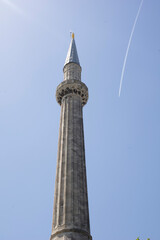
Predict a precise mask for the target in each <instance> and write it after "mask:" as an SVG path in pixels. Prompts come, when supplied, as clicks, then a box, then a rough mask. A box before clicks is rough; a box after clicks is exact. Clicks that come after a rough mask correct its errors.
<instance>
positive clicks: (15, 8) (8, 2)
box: [1, 0, 25, 16]
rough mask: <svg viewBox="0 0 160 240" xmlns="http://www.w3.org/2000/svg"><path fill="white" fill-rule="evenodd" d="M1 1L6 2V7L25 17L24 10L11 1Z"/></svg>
mask: <svg viewBox="0 0 160 240" xmlns="http://www.w3.org/2000/svg"><path fill="white" fill-rule="evenodd" d="M1 1H2V2H4V3H5V4H6V5H8V6H9V7H10V8H12V9H13V10H14V11H15V12H17V13H19V14H20V15H23V16H24V15H25V14H24V12H23V11H22V9H20V8H19V7H18V6H16V5H15V4H14V3H13V2H11V1H10V0H1Z"/></svg>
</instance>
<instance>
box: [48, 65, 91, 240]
mask: <svg viewBox="0 0 160 240" xmlns="http://www.w3.org/2000/svg"><path fill="white" fill-rule="evenodd" d="M80 72H81V67H80V66H79V65H77V64H75V63H69V64H67V65H66V66H65V67H64V81H63V82H62V83H61V84H60V85H59V86H58V87H57V91H56V98H57V102H58V103H59V104H60V105H61V118H60V129H59V143H58V158H57V170H56V183H55V194H54V209H53V224H52V234H51V238H50V240H89V239H91V235H90V225H89V210H88V193H87V179H86V164H85V148H84V132H83V109H82V108H83V106H84V105H85V104H86V102H87V100H88V88H87V87H86V85H85V84H84V83H82V82H81V81H80V78H81V74H80Z"/></svg>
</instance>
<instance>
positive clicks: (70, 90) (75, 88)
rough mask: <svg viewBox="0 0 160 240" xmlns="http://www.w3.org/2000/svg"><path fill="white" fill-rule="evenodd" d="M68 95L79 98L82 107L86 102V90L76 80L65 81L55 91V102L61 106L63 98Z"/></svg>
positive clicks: (81, 83) (84, 86) (83, 85)
mask: <svg viewBox="0 0 160 240" xmlns="http://www.w3.org/2000/svg"><path fill="white" fill-rule="evenodd" d="M68 95H73V96H74V95H78V96H80V98H81V102H82V106H84V105H85V104H86V103H87V101H88V88H87V86H86V85H85V84H84V83H83V82H81V81H78V80H65V81H63V82H61V83H60V84H59V85H58V87H57V89H56V100H57V102H58V103H59V104H60V105H61V103H62V100H63V98H64V97H67V96H68Z"/></svg>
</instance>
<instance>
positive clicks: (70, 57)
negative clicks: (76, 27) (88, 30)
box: [64, 33, 80, 65]
mask: <svg viewBox="0 0 160 240" xmlns="http://www.w3.org/2000/svg"><path fill="white" fill-rule="evenodd" d="M71 62H73V63H77V64H78V65H80V63H79V58H78V53H77V48H76V43H75V39H74V33H72V38H71V43H70V46H69V49H68V53H67V57H66V61H65V64H64V65H66V64H67V63H71Z"/></svg>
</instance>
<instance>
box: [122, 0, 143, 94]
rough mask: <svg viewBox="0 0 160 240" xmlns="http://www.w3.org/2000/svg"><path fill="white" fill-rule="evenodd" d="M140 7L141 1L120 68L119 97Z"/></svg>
mask: <svg viewBox="0 0 160 240" xmlns="http://www.w3.org/2000/svg"><path fill="white" fill-rule="evenodd" d="M142 5H143V0H142V1H141V3H140V5H139V9H138V12H137V15H136V18H135V20H134V24H133V27H132V31H131V35H130V38H129V41H128V46H127V50H126V55H125V58H124V63H123V68H122V73H121V80H120V86H119V97H120V95H121V88H122V81H123V76H124V71H125V67H126V61H127V57H128V52H129V49H130V45H131V41H132V37H133V33H134V30H135V26H136V23H137V20H138V17H139V14H140V12H141V8H142Z"/></svg>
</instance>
